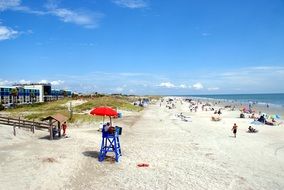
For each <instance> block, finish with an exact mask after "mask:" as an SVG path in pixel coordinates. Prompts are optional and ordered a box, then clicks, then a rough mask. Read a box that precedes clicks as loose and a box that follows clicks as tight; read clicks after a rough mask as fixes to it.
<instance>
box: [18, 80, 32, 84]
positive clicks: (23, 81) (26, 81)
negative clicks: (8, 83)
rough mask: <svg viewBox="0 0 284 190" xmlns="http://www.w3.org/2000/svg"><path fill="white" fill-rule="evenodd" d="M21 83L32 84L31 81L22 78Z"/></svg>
mask: <svg viewBox="0 0 284 190" xmlns="http://www.w3.org/2000/svg"><path fill="white" fill-rule="evenodd" d="M19 83H20V84H30V83H31V81H29V80H25V79H22V80H20V81H19Z"/></svg>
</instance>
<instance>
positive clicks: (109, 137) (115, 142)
mask: <svg viewBox="0 0 284 190" xmlns="http://www.w3.org/2000/svg"><path fill="white" fill-rule="evenodd" d="M120 134H121V128H120V127H115V132H114V133H113V134H110V133H108V132H107V131H104V127H103V130H102V144H101V150H100V155H99V161H100V162H102V161H103V160H104V159H105V157H106V154H107V153H108V152H114V154H115V161H116V162H118V161H119V157H120V156H122V154H121V149H120V142H119V135H120Z"/></svg>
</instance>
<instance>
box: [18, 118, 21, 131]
mask: <svg viewBox="0 0 284 190" xmlns="http://www.w3.org/2000/svg"><path fill="white" fill-rule="evenodd" d="M20 124H21V117H19V126H18V128H19V129H20Z"/></svg>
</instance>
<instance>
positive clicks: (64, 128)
mask: <svg viewBox="0 0 284 190" xmlns="http://www.w3.org/2000/svg"><path fill="white" fill-rule="evenodd" d="M62 129H63V136H65V135H66V129H67V124H66V121H65V122H64V123H63V124H62Z"/></svg>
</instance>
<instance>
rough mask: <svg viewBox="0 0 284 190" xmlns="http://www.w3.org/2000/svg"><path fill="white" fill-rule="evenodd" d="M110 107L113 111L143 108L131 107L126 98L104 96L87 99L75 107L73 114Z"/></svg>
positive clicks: (139, 108)
mask: <svg viewBox="0 0 284 190" xmlns="http://www.w3.org/2000/svg"><path fill="white" fill-rule="evenodd" d="M99 106H110V107H112V108H115V109H122V110H129V111H141V110H142V109H143V108H141V107H138V106H134V105H132V104H131V103H130V102H129V101H128V100H127V99H126V98H123V97H113V96H104V97H97V98H92V99H89V100H88V102H86V103H84V104H81V105H79V106H77V107H75V109H74V111H75V112H82V111H85V110H90V109H92V108H94V107H99Z"/></svg>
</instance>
